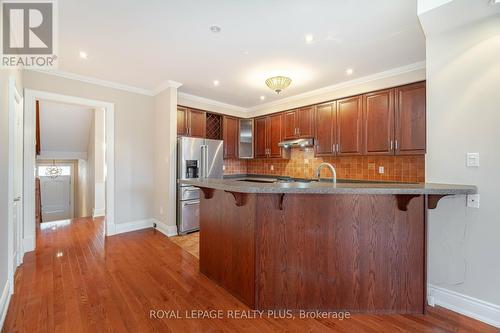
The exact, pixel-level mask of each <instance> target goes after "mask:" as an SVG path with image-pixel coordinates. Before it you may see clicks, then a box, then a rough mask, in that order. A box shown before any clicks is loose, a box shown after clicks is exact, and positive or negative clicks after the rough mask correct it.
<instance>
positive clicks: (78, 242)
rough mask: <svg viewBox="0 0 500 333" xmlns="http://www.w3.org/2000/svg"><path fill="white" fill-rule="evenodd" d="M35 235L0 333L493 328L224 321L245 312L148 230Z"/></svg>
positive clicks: (445, 315)
mask: <svg viewBox="0 0 500 333" xmlns="http://www.w3.org/2000/svg"><path fill="white" fill-rule="evenodd" d="M40 228H41V229H39V230H38V238H37V250H36V252H34V253H29V254H27V255H26V256H25V260H24V264H23V265H22V266H21V267H20V269H19V270H18V273H17V275H16V287H15V294H14V295H13V297H12V300H11V303H10V307H9V311H8V314H7V318H6V321H5V324H4V327H3V330H2V332H9V333H10V332H71V333H76V332H285V331H286V332H306V331H307V332H327V331H331V332H499V331H500V330H497V329H495V328H493V327H490V326H487V325H485V324H482V323H480V322H478V321H475V320H472V319H469V318H467V317H464V316H461V315H458V314H456V313H453V312H451V311H448V310H445V309H442V308H429V309H428V313H427V314H426V315H360V314H359V315H356V314H353V315H352V316H351V317H350V318H348V319H344V320H339V319H298V318H296V319H276V318H268V317H264V318H259V319H233V318H228V316H229V315H230V314H233V315H236V314H237V313H236V312H235V311H236V310H240V311H245V310H248V308H247V307H246V306H245V305H243V304H242V303H241V302H240V301H238V300H237V299H235V298H234V297H232V296H231V295H229V294H228V293H227V292H225V291H224V290H223V289H222V288H219V287H218V286H217V285H215V284H214V283H212V282H211V281H210V280H208V279H207V278H206V277H204V276H203V275H201V274H200V273H199V272H198V259H197V258H196V257H194V256H193V255H191V254H189V253H188V252H186V251H184V250H183V249H182V248H181V247H179V246H177V245H176V244H174V243H173V242H171V241H170V240H169V239H168V238H166V237H165V236H164V235H163V234H161V233H160V232H158V231H156V230H154V229H146V230H142V231H136V232H130V233H126V234H121V235H117V236H113V237H108V238H104V234H103V232H104V230H103V221H102V220H101V219H98V220H94V221H93V220H91V219H76V220H72V221H66V222H60V223H57V222H54V223H50V222H48V223H44V224H42V226H41V227H40ZM151 310H163V311H176V310H178V311H179V312H178V315H179V317H181V318H179V319H174V318H169V319H166V318H163V319H158V318H156V319H155V318H151V317H150V313H151ZM191 310H200V311H205V312H194V313H195V314H198V315H215V314H216V313H214V312H213V311H211V310H221V311H222V313H223V314H224V316H223V317H224V318H222V319H210V318H199V319H194V318H193V319H190V318H186V314H189V315H190V317H193V316H192V314H193V312H190V311H191ZM186 311H188V312H186ZM231 311H232V312H231ZM166 313H167V312H160V311H157V312H155V314H156V316H157V317H158V316H160V315H162V314H166ZM243 313H245V312H243ZM169 314H176V313H175V312H169ZM281 315H283V313H281Z"/></svg>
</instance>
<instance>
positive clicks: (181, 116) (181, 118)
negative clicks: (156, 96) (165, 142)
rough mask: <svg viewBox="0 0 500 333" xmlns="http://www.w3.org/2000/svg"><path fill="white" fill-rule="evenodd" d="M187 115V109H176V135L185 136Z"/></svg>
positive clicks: (179, 107)
mask: <svg viewBox="0 0 500 333" xmlns="http://www.w3.org/2000/svg"><path fill="white" fill-rule="evenodd" d="M187 113H188V110H187V108H185V107H182V106H178V107H177V135H187Z"/></svg>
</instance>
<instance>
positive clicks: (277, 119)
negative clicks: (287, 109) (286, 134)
mask: <svg viewBox="0 0 500 333" xmlns="http://www.w3.org/2000/svg"><path fill="white" fill-rule="evenodd" d="M282 131H283V129H282V115H281V114H276V115H272V116H269V117H267V120H266V143H267V149H268V157H281V149H282V148H281V147H280V146H278V144H279V143H280V142H281V141H282V139H283V135H282Z"/></svg>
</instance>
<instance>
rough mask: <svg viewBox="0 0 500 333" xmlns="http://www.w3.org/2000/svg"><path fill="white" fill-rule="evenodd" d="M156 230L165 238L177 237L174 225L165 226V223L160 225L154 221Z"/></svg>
mask: <svg viewBox="0 0 500 333" xmlns="http://www.w3.org/2000/svg"><path fill="white" fill-rule="evenodd" d="M155 223H156V230H158V231H159V232H161V233H162V234H164V235H165V236H167V237H172V236H177V226H176V225H166V224H165V223H161V222H160V221H158V220H156V221H155Z"/></svg>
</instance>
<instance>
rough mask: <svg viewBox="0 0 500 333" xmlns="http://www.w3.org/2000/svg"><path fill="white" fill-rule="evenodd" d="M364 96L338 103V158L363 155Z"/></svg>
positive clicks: (345, 99) (342, 100)
mask: <svg viewBox="0 0 500 333" xmlns="http://www.w3.org/2000/svg"><path fill="white" fill-rule="evenodd" d="M362 101H363V98H362V96H354V97H349V98H344V99H341V100H338V101H337V135H336V144H337V146H336V150H337V156H349V155H362V154H363V150H364V149H363V130H362V129H363V127H362V125H363V116H362V115H363V107H362Z"/></svg>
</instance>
